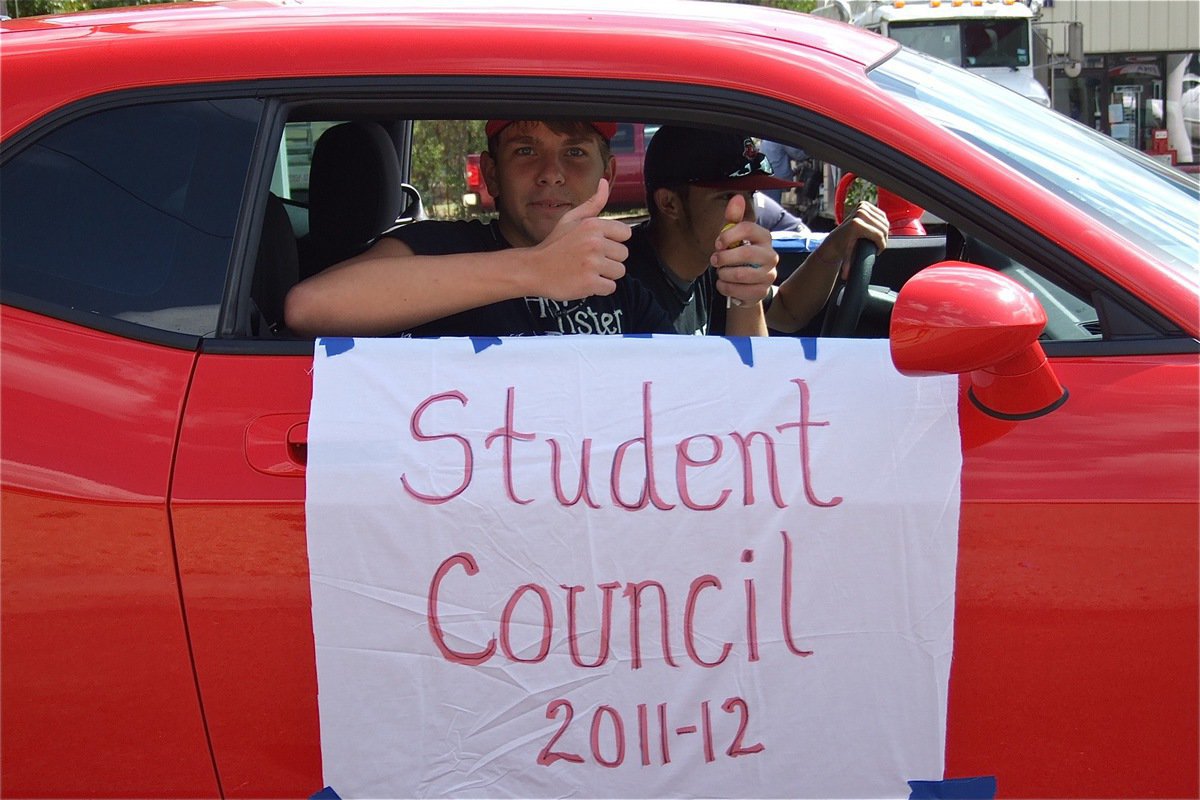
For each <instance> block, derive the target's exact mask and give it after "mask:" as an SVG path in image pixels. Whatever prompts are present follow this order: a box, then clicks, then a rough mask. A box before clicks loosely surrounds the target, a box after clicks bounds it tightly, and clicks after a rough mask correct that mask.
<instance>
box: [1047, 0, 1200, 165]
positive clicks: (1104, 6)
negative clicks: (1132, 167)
mask: <svg viewBox="0 0 1200 800" xmlns="http://www.w3.org/2000/svg"><path fill="white" fill-rule="evenodd" d="M1069 22H1080V23H1082V25H1083V52H1084V59H1083V62H1082V64H1079V65H1072V64H1069V63H1060V64H1057V65H1055V64H1054V62H1055V61H1065V60H1066V59H1065V53H1066V48H1067V34H1066V28H1067V23H1069ZM1041 23H1042V25H1040V26H1039V27H1041V29H1042V32H1043V33H1044V34H1045V35H1047V36H1048V38H1049V44H1050V49H1051V52H1052V53H1053V54H1055V55H1058V56H1060V57H1059V58H1057V59H1055V58H1052V59H1051V60H1050V61H1051V64H1052V65H1051V66H1049V67H1047V68H1046V69H1047V71H1048V72H1049V73H1050V74H1049V75H1048V76H1046V80H1047V84H1048V85H1049V86H1050V88H1051V92H1050V94H1051V98H1052V102H1053V105H1054V107H1055V108H1056V109H1058V110H1059V111H1061V112H1062V113H1064V114H1067V115H1069V116H1071V117H1074V118H1075V119H1077V120H1079V121H1080V122H1083V123H1084V124H1086V125H1088V126H1090V127H1093V128H1095V129H1097V130H1100V131H1104V132H1105V133H1107V134H1108V135H1110V136H1112V137H1113V138H1115V139H1118V140H1120V141H1122V142H1124V143H1126V144H1128V145H1130V146H1131V147H1136V148H1137V149H1139V150H1142V151H1145V152H1148V153H1152V154H1155V155H1158V156H1160V157H1162V158H1163V160H1164V161H1170V162H1171V163H1174V164H1177V165H1179V166H1182V167H1184V168H1185V169H1189V171H1195V170H1196V169H1197V168H1198V167H1200V164H1198V163H1197V162H1200V2H1197V1H1196V0H1044V3H1043V7H1042V15H1041Z"/></svg>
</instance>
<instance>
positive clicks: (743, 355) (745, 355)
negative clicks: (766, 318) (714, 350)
mask: <svg viewBox="0 0 1200 800" xmlns="http://www.w3.org/2000/svg"><path fill="white" fill-rule="evenodd" d="M725 339H726V340H727V341H728V342H729V343H730V344H731V345H733V349H734V350H736V351H737V354H738V358H740V359H741V360H742V363H743V364H745V365H746V366H747V367H753V366H754V347H753V345H752V344H751V343H750V342H751V340H750V337H749V336H726V337H725Z"/></svg>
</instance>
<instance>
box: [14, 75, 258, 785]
mask: <svg viewBox="0 0 1200 800" xmlns="http://www.w3.org/2000/svg"><path fill="white" fill-rule="evenodd" d="M160 99H162V100H163V101H162V102H157V103H153V104H150V103H145V102H137V101H136V99H131V100H127V101H121V100H119V99H118V100H116V101H114V102H112V103H110V104H108V105H109V107H107V108H103V109H101V110H98V111H93V112H92V113H83V114H77V113H73V111H72V110H71V109H68V110H67V112H65V113H64V114H63V115H61V116H59V117H57V118H56V119H54V120H50V121H46V122H44V123H43V124H42V125H40V126H39V127H38V129H37V130H36V132H35V133H32V134H28V135H25V136H22V137H18V138H17V139H15V140H12V141H10V142H8V143H6V148H5V153H4V158H3V167H2V169H0V181H2V187H3V195H4V198H5V202H4V205H3V211H2V214H3V229H4V237H3V242H2V244H0V248H2V258H3V263H4V272H3V293H4V303H5V305H4V311H3V313H4V316H3V325H4V337H3V343H2V345H0V347H2V349H3V355H2V359H0V360H2V363H3V381H2V401H0V402H2V406H3V429H4V449H3V454H2V459H3V476H2V477H3V498H4V499H3V530H4V558H3V577H2V580H0V584H2V585H3V609H2V613H3V621H2V623H0V631H2V634H0V635H2V637H3V652H4V669H3V672H2V675H3V677H2V684H0V686H2V694H3V702H2V704H0V705H2V719H3V727H4V730H5V736H4V737H3V745H2V747H3V756H2V762H3V773H4V784H5V785H4V789H5V792H6V794H8V795H23V794H38V795H45V796H97V795H106V794H109V795H125V796H128V795H138V794H140V795H145V796H176V795H200V796H215V795H216V794H218V793H219V786H218V782H217V776H216V775H215V773H214V769H213V763H212V757H211V754H210V751H209V746H208V741H207V735H206V731H205V725H204V718H203V716H204V715H203V710H202V704H201V699H200V697H199V695H198V693H197V691H196V683H195V678H194V674H193V668H192V660H191V652H190V649H189V643H188V638H187V624H188V622H187V617H186V614H185V611H184V608H183V607H182V604H181V600H180V593H179V583H178V574H177V568H176V563H175V549H176V548H175V541H174V539H173V529H172V518H171V513H170V508H169V505H168V500H169V496H170V492H171V481H172V465H173V462H174V459H175V448H176V436H177V432H178V429H179V425H180V420H181V419H182V415H183V412H184V409H185V407H186V406H187V405H188V402H189V401H188V391H189V387H190V385H191V384H192V382H193V380H194V369H195V364H196V356H197V348H198V346H199V343H200V341H201V339H202V337H203V336H205V335H208V334H209V333H211V331H212V330H213V329H215V327H216V324H217V316H218V311H219V308H220V302H221V294H222V291H223V287H224V285H225V276H226V269H227V265H228V263H229V256H230V252H231V248H232V242H233V240H234V236H233V232H234V227H235V224H236V221H237V216H238V213H237V212H238V207H239V201H240V197H241V191H242V185H243V184H244V182H245V176H246V167H247V164H248V163H249V154H250V151H251V148H252V146H253V142H254V137H255V135H256V130H257V120H258V115H259V111H260V104H259V103H258V102H257V101H253V100H230V101H214V102H206V101H196V100H175V101H172V100H170V99H169V98H160Z"/></svg>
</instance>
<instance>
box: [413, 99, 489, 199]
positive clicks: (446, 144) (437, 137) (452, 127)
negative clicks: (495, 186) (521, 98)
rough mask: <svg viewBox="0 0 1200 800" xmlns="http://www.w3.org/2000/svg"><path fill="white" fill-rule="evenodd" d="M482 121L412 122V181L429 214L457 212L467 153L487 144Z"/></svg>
mask: <svg viewBox="0 0 1200 800" xmlns="http://www.w3.org/2000/svg"><path fill="white" fill-rule="evenodd" d="M483 126H484V122H483V120H460V119H431V120H417V121H416V122H415V123H414V124H413V150H412V180H413V184H414V185H415V186H417V187H418V188H419V189H420V190H421V198H422V200H423V201H424V203H425V207H426V209H427V210H428V211H429V212H430V215H431V216H439V217H441V216H447V215H449V216H453V215H455V214H458V213H460V212H461V205H462V196H463V192H465V191H466V190H467V179H466V175H465V174H464V169H465V167H466V157H467V154H468V153H478V152H479V151H481V150H483V149H484V148H485V147H487V141H486V138H485V136H484V132H483Z"/></svg>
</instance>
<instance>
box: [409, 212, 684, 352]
mask: <svg viewBox="0 0 1200 800" xmlns="http://www.w3.org/2000/svg"><path fill="white" fill-rule="evenodd" d="M388 236H392V237H394V238H396V239H399V240H400V241H402V242H404V243H405V244H406V245H408V247H409V249H411V250H412V251H413V252H414V253H416V254H417V255H423V256H439V255H450V254H453V253H480V252H489V251H494V250H504V249H506V248H508V247H509V246H510V245H509V244H508V242H506V241H505V240H504V237H503V236H501V235H500V230H499V228H498V226H497V225H496V223H494V222H490V223H483V222H480V221H479V220H469V221H468V220H450V221H433V220H427V221H423V222H415V223H413V224H411V225H405V226H403V227H401V228H397V229H396V230H394V231H392V232H390V233H389V234H388ZM616 283H617V290H616V292H614V293H613V294H611V295H607V296H603V297H601V296H598V295H597V296H592V297H585V298H583V299H582V300H569V301H565V302H563V301H558V300H549V299H547V298H544V297H525V298H515V299H512V300H502V301H500V302H498V303H491V304H489V305H485V306H480V307H479V308H472V309H469V310H467V311H460V312H459V313H457V314H451V315H450V316H448V317H443V318H441V319H436V320H433V321H432V322H427V323H425V324H424V325H418V326H417V327H415V328H412V329H411V330H408V331H405V332H404V334H405V335H412V336H541V335H561V334H568V333H673V332H674V329H673V328H672V326H671V321H670V320H669V319H668V318H667V314H666V312H665V311H663V309H662V307H661V306H660V305H659V304H658V302H657V301H656V300H655V299H654V296H653V295H652V294H651V293H650V292H649V291H648V290H647V289H646V288H645V287H644V286H642V285H641V284H640V283H638V282H637V281H635V280H632V279H630V278H628V277H625V278H621V279H620V280H618V281H617V282H616Z"/></svg>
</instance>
